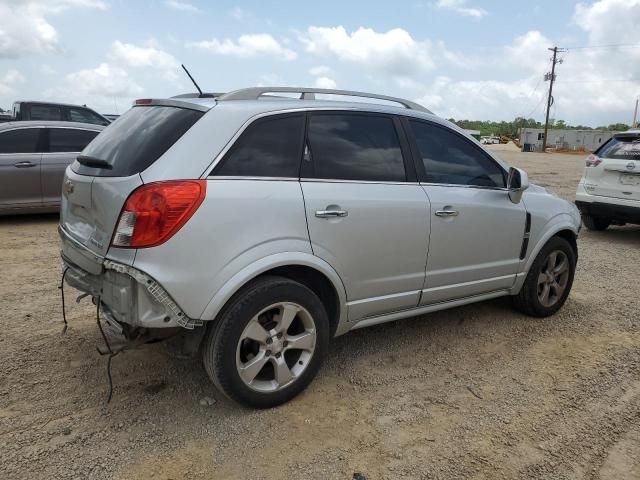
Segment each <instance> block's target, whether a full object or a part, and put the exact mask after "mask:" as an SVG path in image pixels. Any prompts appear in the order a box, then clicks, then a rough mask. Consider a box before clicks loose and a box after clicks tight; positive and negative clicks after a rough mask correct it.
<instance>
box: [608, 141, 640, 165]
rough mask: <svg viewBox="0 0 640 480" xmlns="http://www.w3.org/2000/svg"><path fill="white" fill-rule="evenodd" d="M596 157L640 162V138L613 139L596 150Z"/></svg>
mask: <svg viewBox="0 0 640 480" xmlns="http://www.w3.org/2000/svg"><path fill="white" fill-rule="evenodd" d="M597 155H598V156H599V157H601V158H614V159H618V160H640V136H628V137H614V138H612V139H611V140H609V141H608V142H607V143H605V144H604V145H603V146H602V147H601V148H600V150H598V152H597Z"/></svg>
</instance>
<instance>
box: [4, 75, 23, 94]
mask: <svg viewBox="0 0 640 480" xmlns="http://www.w3.org/2000/svg"><path fill="white" fill-rule="evenodd" d="M20 83H24V76H23V75H22V74H21V73H20V72H19V71H18V70H16V69H14V68H11V69H9V70H7V72H6V73H5V74H4V75H3V76H2V78H0V95H8V94H13V93H15V89H14V88H13V87H14V86H15V85H16V84H20Z"/></svg>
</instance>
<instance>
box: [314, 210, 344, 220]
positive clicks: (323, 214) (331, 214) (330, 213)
mask: <svg viewBox="0 0 640 480" xmlns="http://www.w3.org/2000/svg"><path fill="white" fill-rule="evenodd" d="M347 215H349V212H347V211H346V210H317V211H316V217H318V218H337V217H346V216H347Z"/></svg>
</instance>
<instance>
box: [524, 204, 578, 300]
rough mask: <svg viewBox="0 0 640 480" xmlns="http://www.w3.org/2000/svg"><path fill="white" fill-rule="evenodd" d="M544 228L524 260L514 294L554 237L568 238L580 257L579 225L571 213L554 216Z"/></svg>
mask: <svg viewBox="0 0 640 480" xmlns="http://www.w3.org/2000/svg"><path fill="white" fill-rule="evenodd" d="M543 230H545V231H544V234H543V235H542V236H541V237H540V238H539V239H538V240H537V241H536V243H535V245H534V246H533V248H532V249H531V250H530V253H528V255H527V257H526V258H525V260H523V263H524V268H522V269H521V270H520V273H519V274H518V275H517V276H516V282H515V284H514V285H513V287H512V288H511V294H512V295H515V294H517V293H518V292H519V291H520V289H521V288H522V285H523V284H524V282H525V280H526V278H527V273H529V269H530V268H531V265H532V264H533V262H534V261H535V259H536V257H537V256H538V254H539V253H540V250H542V248H543V247H544V246H545V245H546V244H547V242H548V241H549V240H551V239H552V238H553V237H560V238H564V239H565V240H567V241H568V242H569V244H570V245H571V247H572V248H573V251H574V252H575V254H576V259H577V258H578V241H577V239H578V227H577V226H576V225H575V222H574V221H573V219H572V217H571V216H570V215H568V214H562V215H558V216H556V217H553V218H552V219H551V220H549V221H548V222H547V223H546V224H545V226H544V227H543Z"/></svg>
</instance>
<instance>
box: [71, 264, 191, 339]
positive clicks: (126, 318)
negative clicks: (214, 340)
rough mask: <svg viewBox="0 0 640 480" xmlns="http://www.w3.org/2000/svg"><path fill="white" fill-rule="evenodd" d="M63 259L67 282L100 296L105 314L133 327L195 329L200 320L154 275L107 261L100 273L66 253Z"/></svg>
mask: <svg viewBox="0 0 640 480" xmlns="http://www.w3.org/2000/svg"><path fill="white" fill-rule="evenodd" d="M62 260H63V262H64V266H65V268H67V269H68V270H67V273H66V275H65V280H66V282H67V283H68V284H69V285H70V286H72V287H74V288H76V289H78V290H80V291H81V292H84V293H88V294H89V295H91V296H92V297H93V298H95V299H98V298H99V299H100V305H101V309H102V312H103V315H104V316H105V317H106V318H107V319H114V320H116V321H117V322H118V323H122V324H127V325H129V326H131V327H143V328H172V327H183V328H186V329H189V330H191V329H193V328H195V327H196V326H199V325H202V322H201V321H200V320H194V319H190V318H189V317H187V315H186V314H185V313H184V312H183V311H182V309H181V308H180V307H179V306H178V305H177V304H176V303H175V302H174V301H173V299H172V298H171V297H170V296H169V294H168V293H167V292H166V291H165V290H164V289H163V288H162V286H161V285H159V284H158V283H157V282H156V281H155V280H154V279H153V278H151V277H149V276H148V275H146V274H145V273H144V272H141V271H140V270H137V269H135V268H133V267H130V266H128V265H123V264H120V263H117V262H113V261H111V260H104V262H103V265H102V266H101V271H100V273H92V272H88V271H86V270H84V269H83V268H82V267H80V266H79V265H77V264H76V263H74V262H73V261H72V260H71V259H70V258H69V257H68V256H67V255H65V252H64V251H63V252H62Z"/></svg>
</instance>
